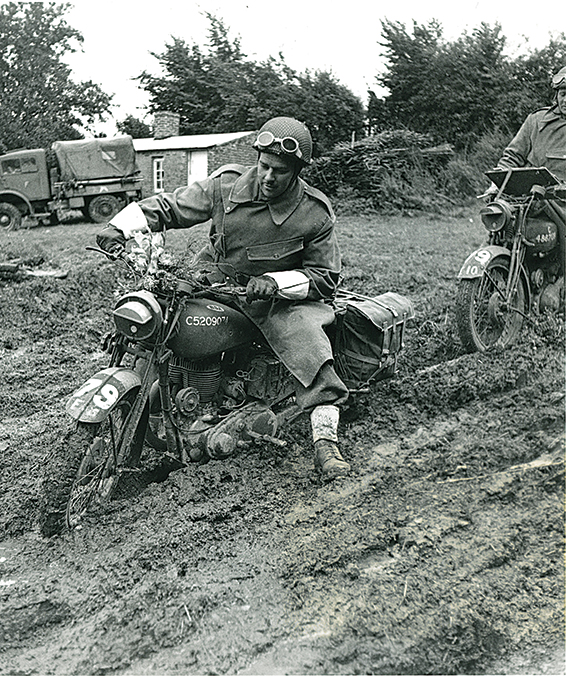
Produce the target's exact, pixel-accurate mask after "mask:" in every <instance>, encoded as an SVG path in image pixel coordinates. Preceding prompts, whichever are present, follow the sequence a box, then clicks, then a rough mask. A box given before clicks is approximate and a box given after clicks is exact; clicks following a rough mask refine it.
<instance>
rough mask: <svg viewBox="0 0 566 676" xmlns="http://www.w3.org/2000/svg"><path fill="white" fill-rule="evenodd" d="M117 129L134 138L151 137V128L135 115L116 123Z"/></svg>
mask: <svg viewBox="0 0 566 676" xmlns="http://www.w3.org/2000/svg"><path fill="white" fill-rule="evenodd" d="M116 127H117V128H118V131H119V132H121V133H122V134H128V135H129V136H131V137H132V138H148V137H150V136H151V127H150V126H149V125H147V124H146V123H145V122H142V121H141V120H138V118H137V117H134V116H133V115H127V116H126V117H125V118H124V119H123V120H122V121H121V122H116Z"/></svg>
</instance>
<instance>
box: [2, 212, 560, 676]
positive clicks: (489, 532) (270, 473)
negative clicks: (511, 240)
mask: <svg viewBox="0 0 566 676" xmlns="http://www.w3.org/2000/svg"><path fill="white" fill-rule="evenodd" d="M97 229H98V228H97V227H95V226H93V225H87V224H83V223H80V222H73V221H71V222H69V223H66V224H64V225H59V226H56V227H52V228H34V229H31V230H22V231H19V232H16V233H2V234H1V239H0V261H1V260H7V259H11V258H21V259H22V260H23V261H24V263H25V264H26V265H27V267H28V269H29V270H34V271H38V270H44V271H45V270H48V269H50V268H52V267H58V268H64V269H66V270H68V271H69V272H68V275H67V276H66V277H65V278H63V279H57V278H53V277H32V276H28V275H26V274H24V273H22V274H19V275H15V276H13V275H11V276H4V278H2V279H0V311H1V313H2V325H1V327H0V356H1V362H0V363H1V367H0V420H1V423H0V463H1V466H2V471H1V473H0V533H1V541H0V604H1V605H0V608H1V613H0V674H10V675H14V676H16V675H17V676H23V675H24V674H26V675H27V674H85V675H86V674H89V675H90V674H93V675H94V674H117V675H120V676H133V675H139V674H160V675H161V674H163V675H175V674H179V675H180V674H471V673H475V674H563V673H564V659H563V655H564V612H563V611H564V575H563V554H564V547H563V525H564V523H563V522H564V519H563V516H564V322H563V321H562V320H561V319H560V318H557V317H546V318H544V319H542V320H541V321H537V322H535V323H533V324H532V325H529V326H528V327H526V328H525V331H524V334H523V337H522V342H521V345H520V346H519V347H517V348H515V349H508V350H505V351H500V352H495V353H490V354H471V355H469V354H464V352H463V351H462V349H461V347H460V344H459V342H458V339H457V336H456V332H455V329H454V325H453V318H452V313H451V310H452V307H453V301H454V294H455V288H456V284H455V279H454V278H455V274H456V273H457V270H458V267H459V265H460V263H461V262H462V261H463V259H464V257H465V255H466V254H467V253H468V251H470V250H472V248H474V247H475V246H477V245H479V243H480V242H481V241H482V238H483V233H482V231H481V227H480V226H479V224H478V223H477V220H476V218H475V216H474V215H473V214H472V216H471V217H470V216H469V214H468V215H465V216H464V215H463V214H460V215H457V216H452V217H443V218H436V219H434V218H430V219H427V218H413V219H411V218H401V217H399V218H391V219H385V220H384V219H383V218H377V217H375V218H370V217H366V218H361V219H354V218H350V219H346V218H342V219H341V220H339V233H340V238H341V243H342V248H343V252H344V258H345V268H344V270H345V277H346V283H347V285H348V286H350V288H353V289H354V290H358V291H363V292H364V293H369V294H370V295H371V294H377V293H380V292H383V291H386V290H393V291H398V292H399V293H403V294H405V295H408V296H409V297H411V298H413V300H414V302H415V306H416V310H417V316H416V319H415V320H414V322H413V324H412V326H411V328H410V330H409V331H408V333H407V339H406V349H405V352H404V353H403V356H402V358H401V360H400V363H399V373H398V375H397V377H396V378H395V379H393V380H391V381H388V382H384V383H380V384H378V385H376V386H375V387H374V388H373V389H372V391H371V392H370V393H369V394H368V395H365V396H364V397H363V398H361V399H359V400H358V401H357V402H356V404H355V406H352V407H351V408H350V409H349V410H348V411H347V412H346V414H345V415H344V417H343V420H342V422H341V437H342V440H343V441H342V448H343V453H344V455H345V456H346V458H347V459H348V460H349V461H350V462H351V464H352V468H353V471H352V474H351V476H350V477H348V478H346V479H341V480H338V481H335V482H334V483H330V484H325V483H323V482H322V481H321V480H320V478H319V477H318V476H317V474H316V473H315V472H314V469H313V462H312V449H311V446H310V442H309V435H308V428H307V425H306V422H305V421H301V420H299V421H298V422H297V423H296V424H295V426H294V427H293V428H292V430H290V431H289V432H288V433H286V436H285V438H286V440H287V442H288V445H287V447H286V448H284V449H275V450H274V449H273V448H271V447H269V448H267V447H265V448H255V449H253V450H252V449H250V450H247V451H245V452H242V453H241V454H239V455H237V456H234V457H232V458H229V459H228V460H225V461H223V462H210V463H209V464H207V465H203V466H198V465H195V466H191V467H187V468H185V469H181V470H178V471H175V472H173V473H171V474H169V475H168V476H167V474H166V472H164V471H162V472H161V473H160V472H158V471H157V472H156V473H155V474H154V475H153V479H155V481H154V482H152V483H150V484H149V485H148V486H147V488H146V489H145V490H144V491H142V492H141V493H140V494H138V495H136V496H135V497H133V498H129V499H122V500H115V501H113V502H112V503H111V504H110V505H109V506H108V507H106V508H104V509H99V510H98V511H96V512H95V513H92V514H91V515H90V516H89V517H88V518H87V519H86V520H85V522H84V523H83V525H82V526H81V528H79V529H77V530H75V531H73V532H65V533H63V534H62V535H60V536H54V537H52V538H49V539H45V538H42V537H41V536H40V534H39V531H38V528H37V504H38V486H39V477H40V476H41V468H42V461H43V460H44V459H45V457H46V454H47V453H48V452H49V451H50V449H52V448H53V447H54V446H56V445H57V443H58V442H59V441H60V439H61V438H62V436H63V431H64V429H65V425H66V421H65V416H64V413H63V411H64V403H65V399H66V398H67V397H68V395H69V394H70V392H72V390H73V389H75V388H76V387H77V386H78V385H79V384H81V383H82V381H84V380H85V379H86V378H87V377H88V376H89V375H90V374H91V373H92V372H94V371H95V370H97V369H98V368H100V367H102V366H103V365H104V364H105V355H104V354H103V353H102V352H101V348H100V343H101V338H102V336H103V335H104V333H105V332H106V331H107V330H108V328H109V317H110V314H109V313H110V308H111V304H112V298H113V292H114V290H115V289H116V287H117V285H119V284H126V280H125V278H124V276H123V275H122V274H121V273H120V272H118V271H117V270H116V269H115V268H114V267H113V266H112V265H111V264H109V263H107V262H106V261H104V260H101V259H99V258H97V257H96V256H95V255H93V254H86V253H85V252H84V247H85V246H86V245H87V244H92V243H93V234H94V232H95V231H96V230H97ZM174 235H175V236H174V237H173V238H172V240H171V246H174V247H175V246H176V247H182V246H184V244H182V243H183V242H184V241H185V239H183V238H186V233H174ZM201 235H202V233H201ZM195 236H196V237H197V238H198V236H200V235H199V234H198V233H196V235H195ZM150 469H152V470H159V465H157V466H155V465H152V466H151V468H150Z"/></svg>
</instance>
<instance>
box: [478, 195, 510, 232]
mask: <svg viewBox="0 0 566 676" xmlns="http://www.w3.org/2000/svg"><path fill="white" fill-rule="evenodd" d="M480 218H481V222H482V223H483V224H484V227H485V229H486V230H489V232H499V231H500V230H503V228H504V227H505V226H506V225H508V224H509V223H510V222H511V220H512V219H513V212H512V211H511V208H510V207H509V205H508V204H507V203H506V202H503V201H501V200H495V201H494V202H490V204H488V205H487V206H486V207H484V208H483V209H482V210H481V211H480Z"/></svg>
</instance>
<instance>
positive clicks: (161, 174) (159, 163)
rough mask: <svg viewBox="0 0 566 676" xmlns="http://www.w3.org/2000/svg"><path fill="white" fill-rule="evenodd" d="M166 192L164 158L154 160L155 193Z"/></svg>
mask: <svg viewBox="0 0 566 676" xmlns="http://www.w3.org/2000/svg"><path fill="white" fill-rule="evenodd" d="M164 190H165V171H164V170H163V158H162V157H154V158H153V192H163V191H164Z"/></svg>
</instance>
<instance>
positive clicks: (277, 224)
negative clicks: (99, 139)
mask: <svg viewBox="0 0 566 676" xmlns="http://www.w3.org/2000/svg"><path fill="white" fill-rule="evenodd" d="M260 195H261V194H260V190H259V183H258V177H257V167H249V168H246V167H243V166H240V165H227V166H225V167H222V168H220V169H219V170H218V171H216V172H215V173H213V174H212V175H211V176H210V177H208V178H207V179H205V180H203V181H197V182H195V183H192V184H191V185H189V186H187V187H183V188H178V189H177V190H176V191H175V192H173V193H161V194H158V195H155V196H153V197H149V198H147V199H144V200H142V201H140V202H138V203H137V204H138V205H139V207H140V208H141V210H142V211H143V214H144V216H145V218H146V220H147V223H148V225H149V227H150V229H151V230H152V231H154V232H155V231H161V230H166V229H168V228H189V227H191V226H193V225H196V224H197V223H203V222H205V221H208V220H209V219H212V223H211V227H210V237H209V244H208V247H207V258H208V259H209V260H213V261H215V262H216V263H217V264H218V267H219V268H220V269H221V270H222V272H223V273H224V274H225V275H226V276H227V277H228V278H229V279H231V280H233V281H234V282H236V283H237V284H246V283H247V281H248V279H249V278H250V277H251V276H258V275H262V274H264V273H270V272H277V271H288V270H298V271H300V272H301V273H303V274H304V275H305V276H306V277H307V278H308V280H309V284H308V295H307V296H306V298H305V299H304V300H299V301H292V302H291V301H288V300H272V301H258V302H255V303H252V304H246V303H242V310H243V311H244V312H245V313H246V314H247V315H248V316H249V317H250V318H251V319H252V321H253V322H254V323H255V324H256V325H257V326H258V327H259V328H260V330H261V331H262V333H263V334H264V336H265V337H266V339H267V341H268V342H269V344H270V345H271V347H272V348H273V350H274V351H275V352H276V354H277V355H278V356H279V358H280V359H281V360H282V362H283V363H284V364H285V365H286V366H287V368H288V369H289V370H290V371H291V373H292V374H293V375H294V376H295V377H296V378H297V380H298V381H299V382H300V383H301V385H303V386H304V387H309V386H310V385H311V384H312V383H313V381H314V380H315V377H316V375H317V373H318V372H319V371H320V369H321V367H322V366H323V364H325V363H328V362H332V359H333V356H332V348H331V345H330V342H329V340H328V338H327V336H326V333H325V331H324V327H325V326H327V325H329V324H330V323H331V322H332V321H333V319H334V312H333V310H332V308H331V306H330V305H329V304H328V303H326V302H324V301H325V300H328V299H330V298H332V297H333V295H334V293H335V291H336V287H337V285H338V281H339V275H340V253H339V249H338V244H337V241H336V236H335V232H334V222H335V216H334V213H333V211H332V207H331V205H330V203H329V201H328V199H327V198H326V196H325V195H324V194H323V193H321V192H320V191H318V190H316V189H315V188H313V187H311V186H309V185H308V184H307V183H305V181H303V180H302V179H301V178H298V179H297V181H296V182H294V183H293V184H292V185H291V186H290V187H289V188H288V189H287V190H286V191H285V193H283V195H281V196H280V197H278V198H276V199H274V200H270V201H269V202H267V201H264V200H262V199H261V196H260Z"/></svg>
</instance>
